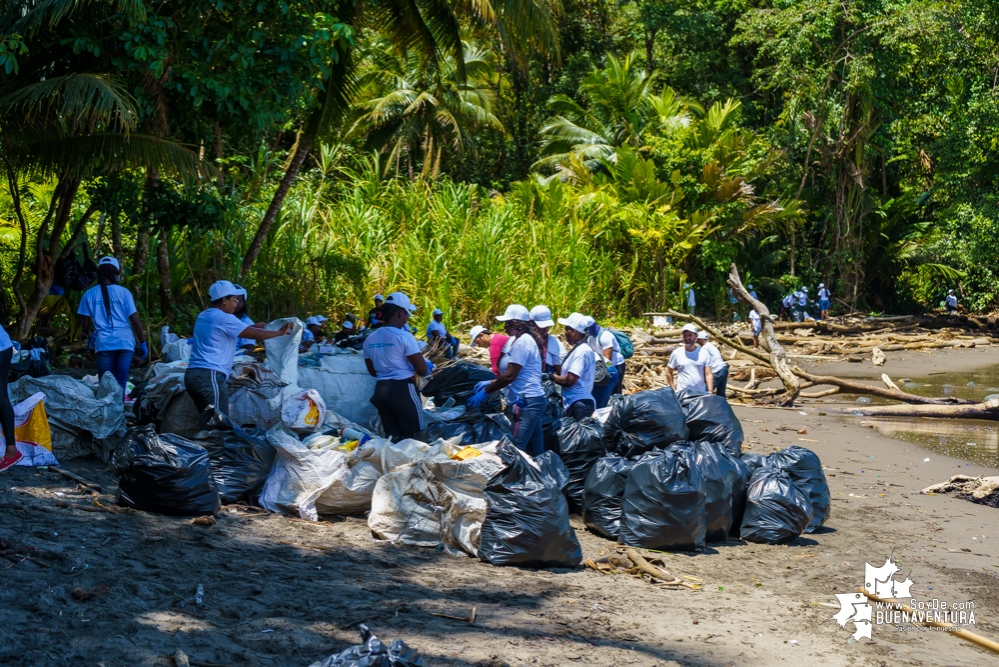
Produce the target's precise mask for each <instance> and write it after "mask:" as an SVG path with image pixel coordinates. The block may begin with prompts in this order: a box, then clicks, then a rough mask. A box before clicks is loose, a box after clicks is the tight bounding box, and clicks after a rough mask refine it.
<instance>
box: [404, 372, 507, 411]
mask: <svg viewBox="0 0 999 667" xmlns="http://www.w3.org/2000/svg"><path fill="white" fill-rule="evenodd" d="M495 379H496V376H495V375H493V372H492V371H491V370H489V369H488V368H486V367H485V366H479V365H478V364H473V363H471V362H470V361H459V362H457V363H455V364H452V365H450V366H448V367H447V368H442V369H441V370H439V371H436V372H435V373H434V374H433V377H431V378H430V379H429V380H428V381H427V384H426V386H425V387H423V391H422V394H423V395H424V396H430V397H431V398H433V399H434V405H444V403H446V402H447V399H449V398H453V399H454V402H455V405H465V404H466V403H468V399H470V398H471V397H472V395H473V394H474V393H475V385H476V384H478V383H479V382H482V381H483V380H489V381H490V382H492V381H493V380H495ZM500 393H501V392H498V391H497V392H494V393H492V394H490V395H489V397H488V398H486V401H485V402H484V403H483V404H482V405H481V406H479V408H478V411H479V412H482V413H486V412H499V410H500V406H501V403H500Z"/></svg>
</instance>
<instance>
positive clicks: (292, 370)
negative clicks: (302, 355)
mask: <svg viewBox="0 0 999 667" xmlns="http://www.w3.org/2000/svg"><path fill="white" fill-rule="evenodd" d="M285 322H291V333H289V334H288V335H287V336H278V337H277V338H270V339H268V340H265V341H264V348H265V349H266V350H267V366H268V367H269V368H270V369H271V370H273V371H274V372H276V373H277V374H278V375H280V376H281V379H282V380H284V381H285V382H287V383H288V384H290V385H297V384H298V346H299V345H301V343H302V329H303V324H302V320H300V319H298V318H297V317H289V318H287V319H282V320H274V321H273V322H271V323H270V324H268V325H267V327H266V329H267V330H268V331H277V330H278V329H280V328H281V327H282V326H284V324H285Z"/></svg>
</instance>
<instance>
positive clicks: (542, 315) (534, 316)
mask: <svg viewBox="0 0 999 667" xmlns="http://www.w3.org/2000/svg"><path fill="white" fill-rule="evenodd" d="M531 321H532V322H534V323H535V324H537V325H538V326H539V327H542V328H543V327H553V326H555V323H554V322H552V311H551V310H550V309H549V308H548V306H535V307H534V308H531Z"/></svg>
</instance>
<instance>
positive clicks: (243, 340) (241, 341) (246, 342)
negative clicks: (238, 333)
mask: <svg viewBox="0 0 999 667" xmlns="http://www.w3.org/2000/svg"><path fill="white" fill-rule="evenodd" d="M239 321H240V322H242V323H243V324H245V325H246V326H248V327H252V326H253V325H254V324H256V322H254V321H253V320H251V319H250V318H249V317H248V316H246V315H243V316H242V317H241V318H239ZM244 345H253V346H254V347H256V345H257V341H255V340H253V339H252V338H239V339H237V340H236V346H237V347H243V346H244Z"/></svg>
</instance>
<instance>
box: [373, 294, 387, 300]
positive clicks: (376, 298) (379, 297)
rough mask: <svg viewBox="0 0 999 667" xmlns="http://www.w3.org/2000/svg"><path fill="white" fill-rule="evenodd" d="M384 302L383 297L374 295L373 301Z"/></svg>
mask: <svg viewBox="0 0 999 667" xmlns="http://www.w3.org/2000/svg"><path fill="white" fill-rule="evenodd" d="M384 300H385V297H383V296H382V295H381V294H376V295H375V301H384Z"/></svg>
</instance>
